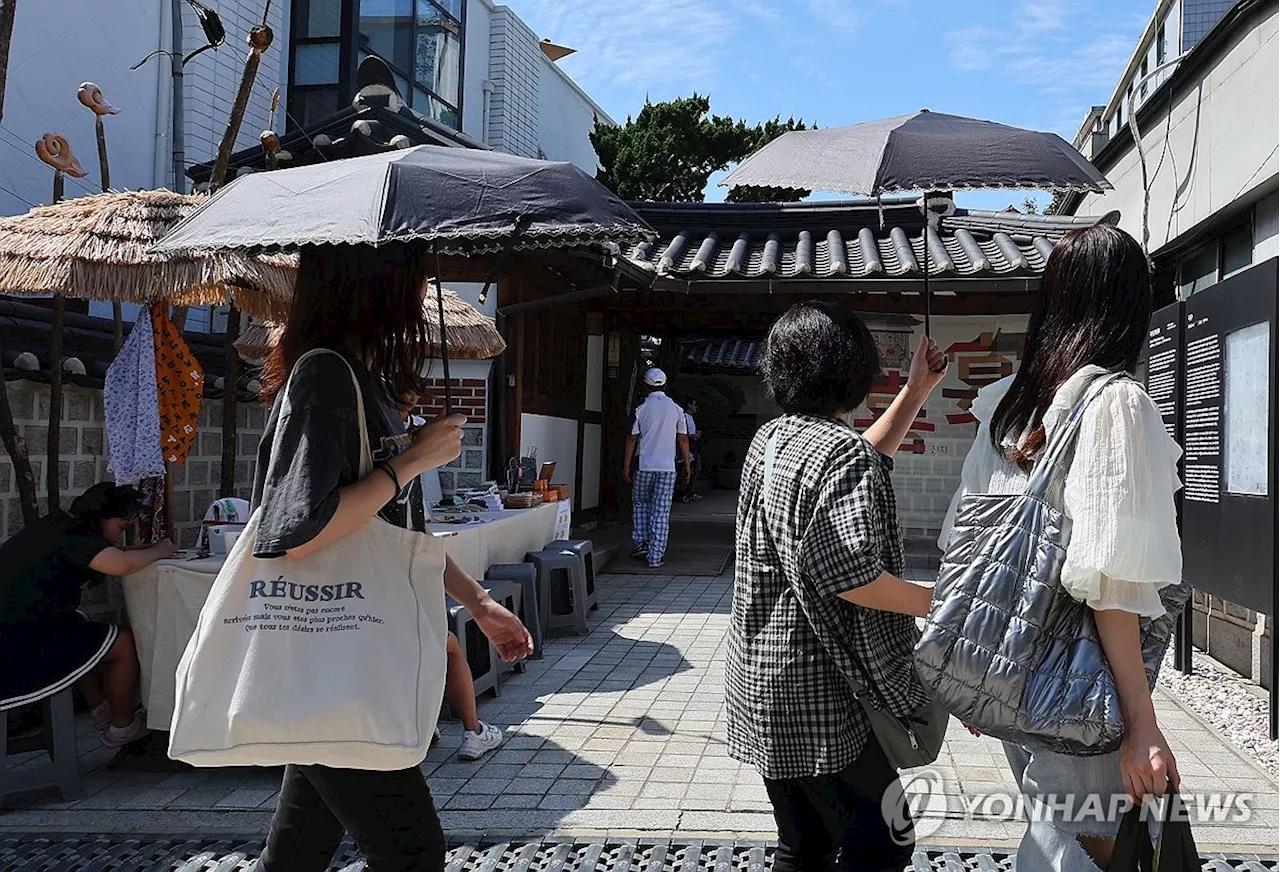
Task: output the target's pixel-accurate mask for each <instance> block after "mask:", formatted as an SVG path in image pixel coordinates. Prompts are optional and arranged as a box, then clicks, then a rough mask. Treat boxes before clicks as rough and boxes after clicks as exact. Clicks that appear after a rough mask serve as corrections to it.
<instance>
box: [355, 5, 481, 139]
mask: <svg viewBox="0 0 1280 872" xmlns="http://www.w3.org/2000/svg"><path fill="white" fill-rule="evenodd" d="M461 15H462V2H461V0H440V2H436V0H360V52H361V54H362V55H366V54H372V55H375V56H377V57H379V58H381V59H382V60H383V61H385V62H386V63H387V64H388V65H389V66H390V67H391V68H392V70H393V71H394V72H395V74H396V79H397V81H398V82H400V85H401V90H402V93H403V96H404V98H405V100H406V102H408V104H409V105H410V106H411V107H412V108H413V110H414V111H415V112H419V113H421V114H423V115H426V116H427V117H429V118H434V119H435V120H437V121H440V122H441V123H443V124H448V125H449V126H451V127H460V126H461V116H460V113H459V111H458V107H459V106H461V105H462V21H461Z"/></svg>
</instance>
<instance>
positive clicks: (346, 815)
mask: <svg viewBox="0 0 1280 872" xmlns="http://www.w3.org/2000/svg"><path fill="white" fill-rule="evenodd" d="M344 831H346V832H348V833H350V834H351V838H352V839H354V840H355V843H356V845H357V846H358V847H359V848H360V851H361V853H362V854H364V858H365V863H366V864H367V865H368V868H369V872H441V870H443V869H444V859H445V842H444V830H442V829H441V828H440V818H439V816H438V815H437V814H436V807H435V803H434V802H433V801H432V799H431V791H430V790H429V789H428V788H427V781H426V779H425V778H424V777H423V775H422V770H420V769H417V768H414V769H402V770H400V771H398V772H369V771H364V770H360V769H330V768H328V767H325V766H289V767H287V768H286V769H285V771H284V784H283V785H281V787H280V800H279V802H278V803H277V804H276V813H275V817H273V818H272V819H271V832H270V833H268V834H267V847H266V849H265V850H264V851H263V852H262V860H261V864H260V865H259V867H258V869H259V872H324V870H326V869H328V868H329V861H330V860H331V859H332V858H333V853H334V851H335V850H337V848H338V843H339V842H340V841H342V834H343V832H344Z"/></svg>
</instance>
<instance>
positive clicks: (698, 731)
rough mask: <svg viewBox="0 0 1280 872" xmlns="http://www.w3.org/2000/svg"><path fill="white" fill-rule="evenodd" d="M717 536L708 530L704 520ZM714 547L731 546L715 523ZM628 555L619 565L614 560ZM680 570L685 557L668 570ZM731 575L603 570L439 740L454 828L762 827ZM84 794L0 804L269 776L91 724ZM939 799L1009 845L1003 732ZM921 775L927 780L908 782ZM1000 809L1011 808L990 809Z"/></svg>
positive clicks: (1255, 841)
mask: <svg viewBox="0 0 1280 872" xmlns="http://www.w3.org/2000/svg"><path fill="white" fill-rule="evenodd" d="M707 532H708V533H710V531H707ZM707 547H723V539H721V538H720V537H719V536H714V537H709V539H708V543H707ZM615 565H616V567H617V568H618V569H620V570H625V569H626V568H627V567H626V565H625V562H620V563H618V564H615ZM673 569H676V570H678V567H673ZM731 588H732V578H731V576H730V575H728V574H726V575H723V576H720V577H718V578H709V577H693V576H681V575H668V576H661V575H627V574H612V575H608V576H606V577H604V578H602V580H601V584H600V596H601V602H600V608H599V611H598V612H597V613H595V614H593V616H592V621H591V632H590V634H588V635H586V636H583V637H562V638H557V639H555V640H554V641H552V642H551V643H550V644H549V645H548V647H547V649H546V657H545V659H543V660H541V661H534V662H531V663H530V664H529V670H528V672H527V673H526V674H524V675H514V676H509V677H508V679H507V681H506V682H505V683H504V684H503V687H502V695H501V696H500V697H499V698H497V699H490V698H487V697H486V698H485V699H484V700H483V701H482V703H481V707H480V716H481V717H482V718H483V719H485V720H488V721H490V722H492V723H496V724H499V725H501V726H502V727H503V728H504V729H506V730H507V731H508V735H509V740H508V742H507V744H506V745H505V746H504V747H503V748H502V749H501V750H500V751H498V752H496V753H495V754H492V755H490V756H489V757H488V758H487V759H485V760H484V761H481V762H479V763H464V762H459V761H456V760H454V759H453V751H454V750H455V749H456V747H457V744H458V741H459V739H460V735H461V728H460V727H459V726H458V725H457V724H445V725H444V740H443V742H442V743H441V745H440V746H439V747H437V748H436V749H435V750H433V751H432V752H431V754H430V755H429V757H428V759H427V762H426V763H425V764H424V769H425V770H426V772H427V773H428V777H429V781H430V784H431V787H432V790H433V791H434V792H435V795H436V799H437V802H438V804H439V805H440V807H441V809H442V817H443V820H444V824H445V828H446V829H447V830H448V831H450V832H452V833H455V834H458V835H460V836H477V835H480V834H487V835H489V836H506V837H513V838H521V837H523V838H529V837H532V838H541V837H545V836H548V835H564V836H576V837H583V838H637V837H643V838H659V839H665V838H679V839H690V838H694V839H696V838H699V837H705V838H716V839H728V838H742V839H756V840H759V839H767V838H770V837H772V835H773V832H774V830H773V821H772V817H771V815H770V813H769V806H768V802H767V799H766V796H765V793H764V788H763V785H762V783H761V781H760V779H759V777H758V776H757V775H756V773H755V772H754V771H753V770H749V769H745V768H744V767H742V766H740V765H739V764H738V763H736V762H734V761H733V760H731V759H729V757H728V755H727V753H726V749H725V726H724V713H723V706H722V700H723V693H724V657H725V634H726V631H727V626H728V616H729V606H730V599H731ZM1157 707H1158V709H1159V711H1160V715H1161V719H1162V723H1163V725H1164V727H1165V729H1166V735H1167V736H1168V737H1169V739H1170V742H1171V744H1172V746H1173V749H1174V751H1175V753H1176V754H1177V755H1178V760H1179V767H1180V769H1181V771H1182V773H1183V775H1184V778H1185V790H1187V791H1193V792H1229V791H1242V790H1244V791H1251V792H1253V793H1255V794H1256V796H1255V797H1254V801H1253V812H1252V817H1251V819H1250V820H1248V821H1247V822H1222V823H1217V824H1205V823H1201V824H1197V826H1196V833H1197V837H1198V840H1199V843H1200V846H1201V848H1202V850H1204V851H1214V850H1231V851H1256V852H1263V853H1275V852H1276V841H1275V839H1276V827H1277V811H1276V809H1277V802H1276V783H1275V781H1274V780H1273V779H1271V778H1270V777H1269V776H1268V775H1267V774H1266V773H1265V772H1263V771H1262V770H1261V769H1259V768H1258V767H1256V766H1255V765H1253V764H1252V763H1250V762H1249V761H1247V760H1245V759H1244V758H1243V757H1241V756H1240V755H1239V754H1237V753H1236V752H1235V751H1234V750H1233V749H1232V748H1231V747H1230V745H1228V744H1227V743H1226V742H1225V741H1223V740H1222V739H1221V738H1220V737H1218V736H1217V735H1215V734H1214V733H1213V732H1212V731H1210V730H1209V729H1208V728H1207V727H1205V726H1204V725H1203V723H1202V722H1201V721H1199V720H1198V719H1197V718H1196V717H1195V716H1194V715H1192V714H1191V713H1189V712H1188V711H1187V710H1185V709H1184V708H1182V707H1181V706H1180V705H1179V703H1178V702H1177V700H1174V699H1172V698H1170V697H1169V696H1168V695H1167V694H1165V693H1164V692H1163V691H1160V692H1159V696H1158V699H1157ZM84 726H85V737H84V749H85V754H84V757H83V763H84V765H85V766H86V768H90V769H92V771H90V772H89V774H88V775H87V776H86V778H85V787H86V791H87V792H88V795H87V796H86V797H85V798H83V799H81V800H79V801H76V802H72V803H56V802H50V801H48V796H47V795H45V796H40V795H29V796H28V797H27V798H26V799H25V801H23V800H22V798H19V802H20V803H21V804H20V805H19V806H18V807H17V808H14V809H12V810H9V811H4V812H0V832H3V831H9V832H34V831H48V832H63V833H72V832H87V833H95V832H161V833H176V834H187V835H189V834H195V833H238V834H246V833H255V832H262V831H264V830H265V828H266V826H267V823H268V821H269V819H270V814H271V809H272V808H273V806H274V802H275V793H276V789H277V787H278V781H279V776H278V773H275V772H270V771H247V772H245V771H208V770H196V771H190V772H183V773H179V774H143V773H136V772H135V773H126V772H112V771H108V770H107V769H105V768H104V767H105V764H106V763H107V761H108V760H109V759H110V754H109V753H108V752H106V751H103V750H102V749H100V748H96V747H95V741H96V739H95V737H93V736H92V735H90V734H89V731H88V725H87V724H85V725H84ZM934 768H935V770H936V772H937V773H938V775H939V776H940V778H941V790H942V799H938V798H937V797H936V796H935V797H934V801H932V802H930V803H928V804H927V805H926V808H927V809H928V810H929V811H928V820H927V821H926V823H925V825H924V826H923V827H922V830H924V831H927V835H924V837H923V838H922V839H921V842H922V844H928V845H971V846H972V845H987V846H996V847H1000V846H1011V845H1013V844H1015V843H1016V840H1017V838H1018V837H1019V835H1020V833H1021V829H1022V825H1021V824H1019V823H1017V822H1016V821H1012V820H1000V819H994V820H993V819H990V814H988V815H987V816H986V817H985V818H984V817H983V816H982V815H979V818H980V819H976V820H973V819H965V817H966V816H965V814H964V810H965V809H966V808H967V807H969V806H970V805H972V804H973V803H974V802H975V798H977V797H981V796H984V795H986V794H991V793H1010V792H1012V789H1013V784H1012V781H1011V779H1010V777H1009V775H1008V770H1007V766H1006V764H1005V762H1004V758H1003V754H1002V753H1001V750H1000V746H999V744H998V743H996V742H995V741H993V740H989V739H976V738H973V737H971V736H969V735H968V734H967V733H966V732H965V731H964V730H963V728H961V727H960V726H959V725H958V724H953V729H952V732H951V733H950V734H949V736H948V742H947V746H946V748H945V750H944V752H943V755H942V757H941V758H940V760H939V761H938V764H937V766H936V767H934ZM918 783H919V782H918ZM983 810H984V811H986V812H988V813H994V814H995V815H996V816H997V818H998V817H999V815H1000V814H1002V813H1003V812H1004V811H1005V809H1004V807H1003V806H1002V805H1001V804H1000V803H998V802H996V803H995V804H989V805H987V806H985V808H984V809H983Z"/></svg>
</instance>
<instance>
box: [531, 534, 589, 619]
mask: <svg viewBox="0 0 1280 872" xmlns="http://www.w3.org/2000/svg"><path fill="white" fill-rule="evenodd" d="M542 550H543V551H572V552H573V553H574V554H577V555H578V559H579V560H581V561H582V571H583V572H584V573H586V576H587V608H589V609H591V611H593V612H594V611H595V610H596V609H598V608H599V607H600V606H599V604H598V603H597V602H596V560H595V546H593V545H592V544H591V540H590V539H557V540H556V541H554V542H552V543H551V544H550V545H548V546H547V547H546V548H544V549H542Z"/></svg>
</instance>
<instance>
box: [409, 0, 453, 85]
mask: <svg viewBox="0 0 1280 872" xmlns="http://www.w3.org/2000/svg"><path fill="white" fill-rule="evenodd" d="M417 22H418V30H417V46H416V53H415V57H414V68H413V77H414V79H415V80H416V81H417V83H418V84H419V85H423V86H425V87H427V88H430V89H431V90H432V91H433V92H435V94H436V95H437V96H439V97H440V98H441V99H442V100H444V101H445V102H446V103H450V104H452V105H454V106H456V105H458V97H459V91H460V88H461V82H460V79H461V78H462V64H461V60H462V40H461V39H460V36H461V31H462V28H461V27H460V26H459V24H458V22H457V21H455V20H454V19H453V18H451V17H450V16H448V15H445V14H444V12H443V10H441V9H440V8H439V7H438V6H436V5H435V4H434V3H430V2H423V0H419V3H418V16H417Z"/></svg>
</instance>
